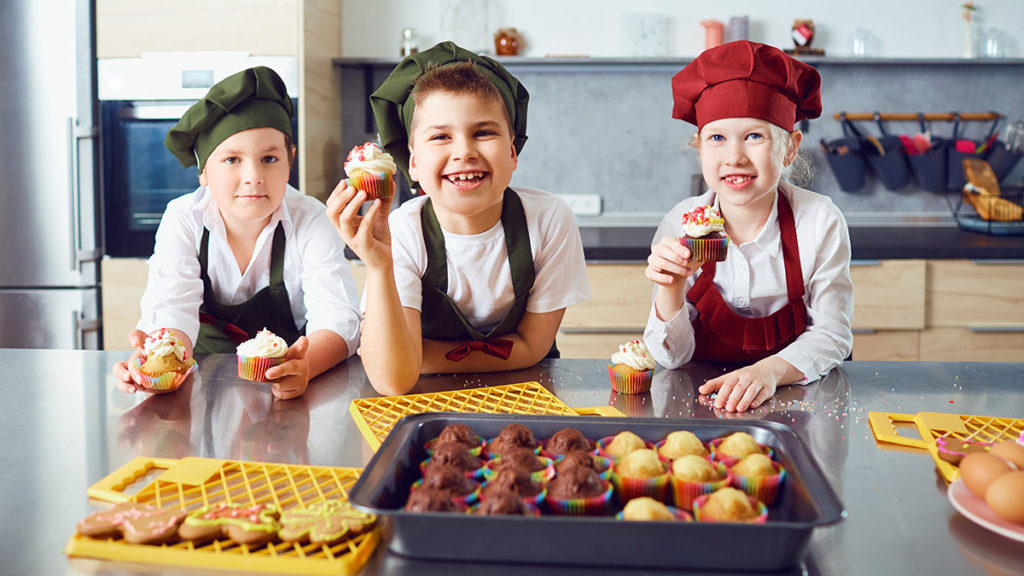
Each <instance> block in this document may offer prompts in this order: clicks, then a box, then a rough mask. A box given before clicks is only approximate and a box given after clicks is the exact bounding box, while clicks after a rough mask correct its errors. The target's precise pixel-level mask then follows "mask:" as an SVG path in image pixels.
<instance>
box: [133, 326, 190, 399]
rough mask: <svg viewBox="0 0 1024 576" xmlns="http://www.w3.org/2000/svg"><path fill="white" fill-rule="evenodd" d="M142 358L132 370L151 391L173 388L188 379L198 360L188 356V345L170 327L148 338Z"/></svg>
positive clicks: (134, 364)
mask: <svg viewBox="0 0 1024 576" xmlns="http://www.w3.org/2000/svg"><path fill="white" fill-rule="evenodd" d="M142 355H143V357H145V362H143V361H142V359H141V358H138V357H136V358H135V359H134V361H133V362H132V363H131V366H130V371H131V372H132V375H133V376H134V377H135V380H136V381H137V382H139V383H140V384H142V385H143V386H145V387H146V388H149V389H150V390H171V389H173V388H177V387H178V386H179V385H181V383H182V382H184V381H185V377H186V376H188V375H189V374H191V373H192V371H193V370H195V368H196V361H195V360H194V359H192V358H185V346H184V345H183V344H182V343H181V341H180V340H178V338H177V337H176V336H175V335H174V332H172V331H170V330H168V329H167V328H161V329H159V330H157V331H156V332H154V333H152V334H150V335H149V336H147V337H146V340H145V342H144V343H143V348H142Z"/></svg>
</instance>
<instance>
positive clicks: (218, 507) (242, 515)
mask: <svg viewBox="0 0 1024 576" xmlns="http://www.w3.org/2000/svg"><path fill="white" fill-rule="evenodd" d="M278 516H279V513H278V511H277V507H275V506H274V505H272V504H255V505H250V506H242V505H239V504H226V503H223V502H222V503H220V504H214V505H210V506H203V507H202V508H200V509H198V510H195V511H194V512H191V513H190V514H189V515H188V516H186V517H185V521H184V522H182V524H181V527H180V528H178V535H179V536H181V538H182V539H183V540H190V541H192V542H195V543H197V544H198V543H204V542H209V541H210V540H216V539H217V538H230V539H231V540H232V541H234V542H237V543H238V544H245V545H247V546H262V545H264V544H266V543H268V542H270V541H271V540H273V539H274V537H275V536H277V532H278V530H280V529H281V525H280V524H279V523H278V521H277V519H278Z"/></svg>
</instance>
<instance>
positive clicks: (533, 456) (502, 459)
mask: <svg viewBox="0 0 1024 576" xmlns="http://www.w3.org/2000/svg"><path fill="white" fill-rule="evenodd" d="M491 466H492V468H493V469H494V470H495V471H498V470H504V469H505V468H511V469H513V470H522V471H524V472H526V473H530V472H540V471H541V470H543V469H544V468H546V467H547V466H545V464H544V462H542V461H541V459H540V458H538V457H537V453H536V452H534V451H533V450H530V449H529V448H509V449H508V450H507V451H505V452H504V453H503V454H502V455H501V456H499V457H498V459H497V460H496V461H495V462H494V463H493V464H492V465H491Z"/></svg>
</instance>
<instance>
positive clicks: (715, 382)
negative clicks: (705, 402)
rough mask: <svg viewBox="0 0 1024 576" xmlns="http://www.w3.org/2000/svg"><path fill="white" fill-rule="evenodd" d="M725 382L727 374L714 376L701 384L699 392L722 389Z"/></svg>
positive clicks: (704, 392)
mask: <svg viewBox="0 0 1024 576" xmlns="http://www.w3.org/2000/svg"><path fill="white" fill-rule="evenodd" d="M723 383H725V376H719V377H718V378H712V379H711V380H708V381H707V382H705V383H703V384H701V385H700V387H699V388H697V392H700V393H701V394H711V393H712V392H714V391H716V390H718V389H720V388H721V387H722V384H723Z"/></svg>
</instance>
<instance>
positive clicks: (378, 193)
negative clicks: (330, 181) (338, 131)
mask: <svg viewBox="0 0 1024 576" xmlns="http://www.w3.org/2000/svg"><path fill="white" fill-rule="evenodd" d="M397 170H398V167H397V166H396V165H395V160H394V158H393V157H392V156H391V154H388V153H387V152H385V151H383V150H381V149H380V147H379V146H377V145H376V144H374V143H373V142H367V143H365V144H363V145H361V146H356V147H355V148H353V149H352V150H351V151H349V153H348V156H347V157H346V158H345V175H346V176H348V178H346V179H345V182H347V183H348V184H349V185H351V186H352V187H353V188H355V189H356V190H362V191H363V192H366V199H367V200H376V199H377V198H381V199H386V198H391V197H392V196H394V194H395V179H394V174H395V172H396V171H397Z"/></svg>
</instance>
